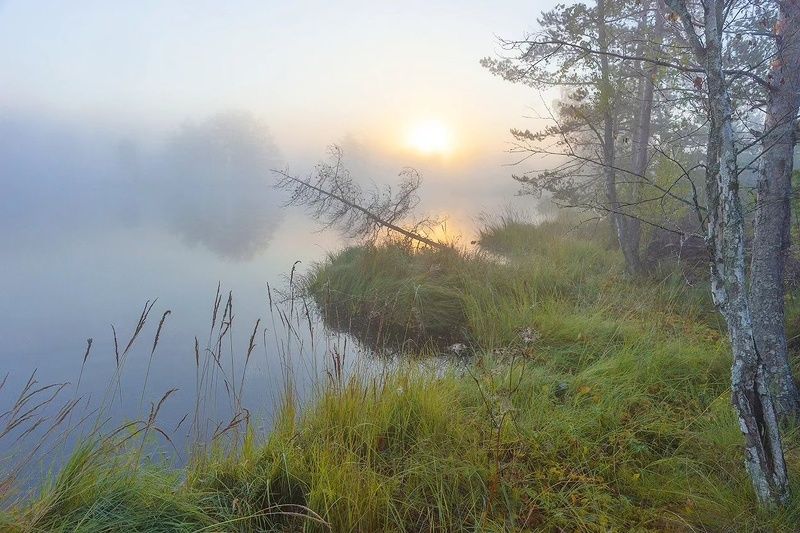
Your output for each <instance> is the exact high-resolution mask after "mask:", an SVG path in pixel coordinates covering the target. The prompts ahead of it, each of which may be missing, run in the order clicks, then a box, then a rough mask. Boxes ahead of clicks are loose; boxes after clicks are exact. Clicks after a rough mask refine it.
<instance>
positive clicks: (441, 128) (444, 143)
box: [406, 119, 453, 155]
mask: <svg viewBox="0 0 800 533" xmlns="http://www.w3.org/2000/svg"><path fill="white" fill-rule="evenodd" d="M406 142H407V144H408V146H409V147H411V148H412V149H414V150H416V151H417V152H419V153H421V154H423V155H447V154H448V153H450V151H451V150H452V149H453V135H452V133H451V132H450V129H449V128H448V127H447V126H446V125H445V124H444V123H443V122H441V121H440V120H435V119H429V120H423V121H420V122H417V123H415V124H413V125H412V126H411V127H410V128H409V129H408V133H407V135H406Z"/></svg>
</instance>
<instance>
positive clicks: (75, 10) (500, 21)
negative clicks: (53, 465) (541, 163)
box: [0, 1, 535, 423]
mask: <svg viewBox="0 0 800 533" xmlns="http://www.w3.org/2000/svg"><path fill="white" fill-rule="evenodd" d="M300 4H303V5H302V6H301V5H300ZM306 4H307V5H306ZM414 4H415V5H409V4H408V3H404V4H402V6H401V5H400V4H397V5H392V4H388V3H386V4H385V3H381V4H379V5H378V4H375V3H369V2H349V3H348V4H347V5H344V4H338V3H337V5H336V6H335V7H334V6H332V5H330V4H328V3H324V2H302V3H288V2H287V3H280V2H273V3H263V2H243V3H237V6H236V8H235V9H234V8H233V7H232V6H231V7H228V6H226V5H223V4H220V3H213V2H210V3H203V5H198V4H196V3H193V2H178V3H170V4H169V5H167V4H164V3H159V2H145V3H137V4H135V5H134V4H127V5H122V4H118V3H115V4H114V5H111V4H107V3H99V2H79V3H77V4H76V3H72V4H70V5H67V4H57V3H49V2H14V1H12V2H3V3H0V73H2V74H0V187H1V188H2V191H3V193H2V195H0V265H2V276H0V294H2V295H3V298H2V299H1V300H0V370H2V375H5V374H6V373H8V380H7V384H6V387H5V389H4V390H3V394H5V395H7V396H8V398H6V399H11V398H12V397H13V396H14V395H15V394H17V393H18V392H19V390H20V389H21V388H22V386H23V385H24V384H25V383H26V382H27V380H28V379H29V377H30V376H31V373H32V372H34V371H36V379H37V380H38V381H39V382H40V383H42V384H43V383H54V382H70V383H71V384H73V385H74V384H75V382H76V380H77V379H78V373H79V369H80V363H81V361H82V359H83V357H84V352H85V348H86V342H87V339H88V338H91V339H93V345H92V349H91V352H90V355H89V357H88V359H87V365H86V369H85V373H84V374H83V376H82V377H81V379H82V381H81V396H82V397H85V398H86V399H87V401H89V402H91V401H92V400H91V399H94V400H96V399H97V398H98V397H100V396H102V394H103V392H104V391H105V390H106V388H107V387H108V383H109V380H111V379H112V378H113V376H114V373H115V369H116V362H115V348H114V335H113V333H112V325H113V326H114V329H115V331H116V333H117V335H118V337H119V339H118V342H125V340H123V339H127V338H128V337H129V336H130V334H131V333H132V331H133V330H134V328H135V326H136V322H137V319H138V317H139V314H140V313H141V311H142V307H143V306H144V305H145V303H146V302H147V301H151V302H152V301H153V300H154V299H156V298H157V299H158V301H157V303H156V305H155V306H154V307H153V310H152V315H151V316H150V318H149V321H148V324H147V327H146V328H145V329H144V330H143V333H142V334H141V337H140V338H139V339H138V340H137V343H136V344H135V346H134V348H133V349H132V352H131V356H130V358H129V359H128V361H127V362H126V368H125V370H124V373H123V391H122V401H121V402H120V403H119V404H117V405H116V407H115V411H114V416H115V417H116V419H118V420H125V419H132V418H136V417H140V416H144V415H146V411H147V408H148V405H149V402H155V401H157V400H158V399H159V398H160V397H161V395H162V394H163V393H164V392H165V391H167V390H169V389H170V388H178V389H179V391H177V392H176V393H174V394H173V395H172V397H171V398H170V400H169V402H167V403H166V404H165V407H164V411H163V413H164V415H163V416H164V417H165V419H166V420H171V421H172V422H168V423H173V422H177V421H178V420H179V419H180V418H181V416H183V414H185V413H186V412H189V411H191V409H192V407H193V405H194V404H193V402H194V387H195V386H196V385H195V381H196V376H195V373H194V358H195V353H194V339H195V337H197V338H198V339H200V342H201V345H202V343H203V341H205V340H207V339H208V336H209V332H208V330H209V324H210V320H211V313H212V307H213V301H214V295H215V291H216V289H217V286H218V284H220V286H221V290H222V292H223V294H224V295H226V296H227V294H228V291H231V292H232V294H233V300H234V304H235V316H236V324H235V327H234V331H233V336H232V340H233V343H234V344H233V345H232V348H233V351H234V353H236V354H237V355H236V357H240V358H241V357H243V353H244V351H245V350H246V348H247V342H248V338H249V337H250V335H251V332H252V327H253V325H254V323H255V321H256V320H257V319H262V325H261V330H260V333H259V334H258V340H259V342H258V344H259V347H258V356H257V357H254V358H253V360H252V362H251V363H250V366H249V367H248V388H247V390H248V394H250V395H251V396H250V400H251V404H252V405H253V407H254V408H259V409H263V414H264V415H265V416H264V423H268V418H269V416H268V414H269V412H270V411H271V409H272V407H274V405H275V404H276V401H277V399H278V397H279V396H280V394H281V393H282V389H281V386H280V382H281V379H280V378H281V362H280V353H281V351H282V348H281V344H280V343H281V342H282V341H280V340H279V339H280V338H283V335H285V332H284V331H283V328H281V327H280V325H279V327H277V328H274V330H273V326H272V324H271V323H270V322H269V303H268V295H267V284H270V286H271V287H273V288H279V289H280V288H286V287H287V280H288V276H289V274H290V272H291V270H292V268H293V266H295V263H296V262H297V261H299V262H300V263H298V264H297V265H296V268H297V272H298V274H302V272H304V271H305V270H306V269H307V268H308V266H309V265H311V264H312V263H313V262H314V261H319V260H321V259H323V258H324V257H325V255H326V253H327V252H329V251H332V250H336V249H337V248H340V247H341V246H342V245H343V244H344V241H343V240H342V239H341V238H340V237H339V236H338V235H337V234H336V233H335V232H332V231H322V232H320V231H319V228H318V225H317V224H316V223H315V222H314V221H313V220H311V219H309V218H308V217H307V216H306V215H305V214H304V213H303V212H302V211H301V210H297V209H286V208H284V207H283V204H284V203H285V201H286V197H285V196H282V193H280V192H278V191H276V190H274V188H273V182H274V176H273V175H272V173H271V172H270V171H271V169H290V170H291V171H292V172H295V173H298V174H304V173H308V172H310V171H311V170H312V169H313V167H314V165H315V164H316V163H317V162H318V161H320V160H323V159H324V158H325V157H326V154H327V152H326V148H327V147H328V146H329V145H332V144H337V145H338V146H340V147H341V148H342V150H343V151H344V156H345V161H346V163H347V165H348V168H349V169H350V170H351V172H352V174H353V175H354V176H355V177H356V179H357V180H359V181H360V182H361V183H363V184H365V185H369V184H371V183H376V184H378V185H379V186H383V185H386V184H393V183H396V182H397V180H398V174H399V173H400V172H401V171H402V170H403V168H405V167H414V168H416V169H417V170H419V172H420V173H421V174H422V176H423V179H424V185H423V189H422V197H423V201H422V204H421V205H420V207H419V209H418V213H419V215H420V216H427V215H431V216H441V217H446V219H447V223H446V225H445V226H444V228H442V229H440V230H439V231H440V236H444V237H446V238H448V239H460V241H461V242H462V243H464V244H468V243H469V241H470V240H472V239H473V237H474V226H473V223H474V221H475V218H476V217H477V216H478V215H479V213H480V212H482V211H484V210H489V211H497V209H498V208H499V207H501V206H506V205H509V204H514V203H515V202H516V203H515V205H517V206H521V207H523V208H526V209H528V208H531V206H533V205H535V204H534V201H533V200H531V199H530V198H524V199H521V200H516V201H515V200H514V199H513V195H514V193H515V191H516V189H517V186H516V184H515V183H514V182H513V180H511V179H510V174H511V172H512V170H511V169H510V168H508V167H507V166H506V165H508V164H509V163H513V162H514V159H513V157H510V156H509V155H508V154H507V150H508V148H509V145H508V142H507V130H508V126H509V124H512V123H514V122H515V121H517V120H518V119H520V117H521V116H522V115H524V114H526V113H527V112H528V110H529V107H528V106H529V105H530V104H531V95H530V93H529V91H528V90H526V89H525V88H524V87H509V86H508V85H506V84H504V83H503V82H502V81H499V80H496V79H493V78H492V77H490V76H487V75H486V73H485V72H484V71H483V69H481V67H480V65H479V64H478V60H479V58H480V57H482V56H483V55H486V53H487V51H491V50H493V49H495V47H496V45H495V37H494V34H495V33H496V32H498V31H500V30H503V29H504V28H509V29H512V28H513V29H514V30H516V29H518V28H517V26H518V21H519V12H520V9H521V10H523V11H525V10H527V11H530V12H531V13H533V12H534V11H535V9H534V7H531V6H526V5H525V4H524V3H522V2H518V3H516V4H517V5H513V4H509V5H507V6H505V7H504V8H503V9H499V10H498V9H497V7H496V6H495V5H493V4H492V3H491V2H477V1H476V2H468V3H467V4H462V3H459V4H455V3H442V4H441V5H437V6H431V5H428V4H425V3H414ZM464 10H466V11H468V12H469V13H470V16H469V17H465V16H461V13H462V12H463V11H464ZM44 11H46V12H47V13H48V16H47V17H42V16H41V13H43V12H44ZM310 12H314V13H315V15H314V16H313V17H309V16H308V14H309V13H310ZM345 13H346V16H345ZM530 20H534V17H533V16H531V17H530ZM445 22H446V23H445ZM408 32H413V33H414V34H415V35H417V37H416V38H415V39H414V40H413V42H412V44H411V45H410V46H408V47H398V46H397V45H396V41H394V40H391V39H389V38H388V37H389V34H392V35H394V34H397V35H399V34H406V33H408ZM466 34H469V35H470V38H469V39H468V40H467V41H464V39H463V36H464V35H466ZM475 36H478V37H479V38H478V39H476V38H475ZM459 41H461V42H459ZM364 42H370V43H371V44H370V46H364ZM455 47H458V48H464V47H466V49H467V51H470V53H466V52H465V51H464V50H461V51H460V53H459V54H458V57H459V60H458V61H455V62H454V61H453V55H452V51H453V49H454V48H455ZM301 64H302V68H301V66H300V65H301ZM389 65H391V68H390V67H389ZM454 87H460V88H461V89H462V90H459V91H452V90H451V89H452V88H454ZM412 89H413V90H412ZM454 94H457V95H458V98H453V95H454ZM486 99H493V100H495V101H496V102H497V105H496V106H494V107H493V109H492V110H491V112H488V111H487V110H486V108H485V106H484V105H482V103H481V102H485V101H486ZM167 310H170V311H171V313H170V314H169V315H168V317H167V318H166V319H165V322H164V326H163V330H162V332H161V335H160V338H159V343H158V348H157V350H156V351H155V355H154V356H153V359H152V368H151V370H150V373H149V377H148V384H147V390H146V391H145V394H144V395H143V396H142V398H140V394H141V384H142V381H143V379H144V376H145V374H146V372H147V365H148V360H149V354H150V348H151V346H152V342H153V337H154V335H155V331H156V327H157V324H158V320H159V318H160V317H161V316H162V314H163V313H164V312H165V311H167ZM270 336H272V337H271V338H270ZM264 340H266V341H267V344H266V346H263V345H264V342H263V341H264ZM117 350H119V347H118V348H117ZM315 350H316V353H318V354H319V356H320V357H325V354H324V351H325V350H324V347H323V348H320V347H318V346H317V347H315ZM307 351H308V352H311V351H312V350H311V348H310V347H308V349H307ZM297 357H300V355H297ZM298 364H299V365H302V363H298ZM307 374H309V375H310V374H313V372H312V371H311V370H308V371H307ZM126 388H128V389H129V390H126ZM142 400H144V402H143V401H142ZM142 404H143V405H144V406H143V405H142ZM143 412H144V413H143Z"/></svg>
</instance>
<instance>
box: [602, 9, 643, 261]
mask: <svg viewBox="0 0 800 533" xmlns="http://www.w3.org/2000/svg"><path fill="white" fill-rule="evenodd" d="M597 40H598V46H599V48H600V78H601V79H600V109H601V111H602V113H603V178H604V182H605V192H606V201H607V202H608V206H609V212H610V213H611V223H612V226H613V227H614V231H615V232H616V234H617V242H619V247H620V249H621V250H622V255H623V256H624V257H625V267H626V268H627V270H628V272H630V273H632V274H636V273H638V272H639V271H640V269H641V265H640V261H639V242H638V240H636V242H633V240H632V239H631V238H630V233H629V231H630V228H629V218H628V217H627V216H626V215H625V214H624V213H623V212H622V205H621V204H620V201H619V194H618V192H617V177H616V172H615V167H614V164H615V161H614V160H615V157H616V156H615V150H614V109H613V102H612V99H613V93H614V89H613V86H612V85H611V67H610V65H609V62H608V54H607V52H608V35H607V32H606V3H605V0H597Z"/></svg>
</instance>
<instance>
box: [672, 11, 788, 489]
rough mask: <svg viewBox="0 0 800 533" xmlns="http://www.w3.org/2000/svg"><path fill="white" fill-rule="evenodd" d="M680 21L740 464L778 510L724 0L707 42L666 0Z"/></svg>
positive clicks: (778, 457) (777, 463)
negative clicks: (702, 157)
mask: <svg viewBox="0 0 800 533" xmlns="http://www.w3.org/2000/svg"><path fill="white" fill-rule="evenodd" d="M667 5H669V6H670V8H672V10H673V11H675V13H676V14H677V15H678V16H679V18H680V19H681V21H682V23H683V27H684V32H685V34H686V37H687V40H688V41H689V43H690V44H691V45H692V48H693V50H694V52H695V55H696V56H697V59H698V61H699V62H700V63H701V64H703V65H704V66H705V70H706V78H707V80H706V81H707V83H706V85H707V93H708V95H707V97H708V107H709V116H710V119H711V127H710V132H709V137H708V153H707V160H706V165H707V167H706V189H707V196H708V237H707V239H708V245H709V247H710V249H711V256H712V259H711V291H712V296H713V299H714V303H715V305H716V306H717V308H718V309H719V311H720V313H721V314H722V316H723V318H724V319H725V322H726V325H727V329H728V335H729V337H730V342H731V349H732V352H733V367H732V369H731V399H732V402H733V406H734V408H735V410H736V413H737V415H738V418H739V426H740V428H741V431H742V435H743V436H744V440H745V466H746V467H747V471H748V473H749V475H750V479H751V481H752V483H753V487H754V489H755V492H756V496H757V497H758V500H759V501H760V502H761V503H762V504H767V505H775V504H777V505H781V504H784V503H785V502H786V501H787V499H788V482H787V473H786V464H785V462H784V457H783V447H782V443H781V435H780V429H779V426H778V417H777V414H776V412H775V408H774V406H773V403H772V397H771V395H770V393H769V389H768V387H767V382H766V375H765V372H764V365H763V362H762V361H761V358H760V356H759V353H758V350H757V349H756V344H755V341H754V338H753V321H752V318H751V314H750V305H749V299H748V295H747V291H746V281H745V275H746V262H745V255H744V218H743V216H742V208H741V202H740V199H739V175H738V168H737V161H736V155H737V154H736V146H735V144H734V136H733V126H732V122H731V120H732V119H731V113H732V106H731V100H730V95H729V93H728V88H727V84H726V80H725V76H724V72H723V61H722V30H723V25H724V8H725V1H724V0H707V1H706V2H705V3H704V4H703V12H704V18H705V20H704V21H703V22H704V34H705V44H703V43H702V42H701V40H700V38H699V37H698V36H697V34H696V33H695V30H694V21H693V20H692V17H691V15H690V13H689V11H688V9H687V7H686V1H685V0H667Z"/></svg>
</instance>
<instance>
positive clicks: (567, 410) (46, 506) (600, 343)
mask: <svg viewBox="0 0 800 533" xmlns="http://www.w3.org/2000/svg"><path fill="white" fill-rule="evenodd" d="M570 228H571V226H570V225H569V224H566V223H559V222H553V223H548V224H545V225H542V226H539V227H533V226H530V225H526V224H521V223H517V222H514V223H513V225H512V224H510V223H506V224H500V225H498V226H496V227H494V228H487V229H486V231H484V232H483V234H482V235H481V237H480V243H481V245H482V247H483V248H484V249H485V250H488V251H491V252H492V253H491V254H489V253H461V252H455V251H429V250H426V251H415V250H412V249H410V248H407V247H404V246H401V245H397V244H390V245H383V246H377V247H366V248H352V249H348V250H345V251H343V252H340V253H338V254H335V255H333V256H332V257H331V258H330V259H329V260H328V261H327V262H326V263H324V264H322V265H320V266H319V267H318V268H317V269H316V270H315V271H313V272H312V273H311V276H310V278H309V280H308V282H309V288H310V290H311V292H312V294H313V295H314V297H315V298H316V299H317V300H318V302H319V303H320V304H321V305H322V306H323V307H326V306H327V311H328V313H329V315H330V314H332V315H333V316H334V317H335V320H337V321H338V325H339V327H347V326H350V327H352V326H355V328H356V329H357V330H358V331H359V332H364V331H366V332H367V334H368V335H371V336H372V338H380V337H382V336H390V337H393V338H395V339H403V338H409V339H412V340H413V341H414V342H413V345H414V346H416V347H417V348H418V349H419V346H421V345H422V344H424V343H426V342H428V341H430V342H432V343H434V344H441V343H449V342H464V343H466V344H468V345H469V346H470V347H471V348H472V351H473V353H474V361H473V362H472V363H471V364H470V365H469V366H467V367H466V370H459V369H454V370H452V371H450V372H448V373H446V374H445V375H444V376H435V375H434V374H433V373H431V372H426V371H425V370H424V368H423V369H421V368H419V366H418V365H414V366H413V367H411V366H409V367H408V368H400V369H399V370H397V371H396V372H394V373H392V374H391V375H388V376H385V377H384V378H383V379H379V380H376V379H368V378H367V377H365V376H354V377H352V378H351V379H349V380H344V381H340V380H334V381H332V382H331V383H330V385H329V386H328V387H327V388H325V389H324V391H323V392H321V393H320V396H319V397H318V398H317V399H316V400H315V402H314V403H313V405H312V406H311V407H310V408H308V409H306V410H304V411H302V412H297V411H296V410H295V408H294V406H293V405H292V403H291V402H288V401H287V404H286V406H285V407H284V410H283V412H282V415H281V416H280V417H279V421H278V423H277V424H276V426H275V428H274V429H273V431H272V433H271V435H270V437H269V438H268V440H267V441H266V442H258V441H257V439H255V438H250V439H246V441H245V444H244V446H242V447H241V448H240V449H239V450H237V452H236V453H233V454H229V453H223V452H222V451H217V452H213V451H212V452H209V453H208V454H207V455H204V456H199V457H196V458H195V460H194V461H193V462H192V463H191V465H190V466H189V467H188V468H187V469H186V470H185V471H180V472H171V471H170V470H169V469H166V468H164V467H163V466H161V465H158V464H155V465H149V466H141V465H140V464H139V463H138V462H135V461H133V460H132V459H131V454H130V453H126V452H125V451H124V450H122V451H120V450H119V449H114V450H113V451H109V450H104V449H103V447H102V446H94V447H86V448H84V449H81V450H79V451H77V452H76V453H75V454H74V456H73V458H72V461H71V463H70V465H69V466H68V467H67V468H66V469H64V470H63V471H62V472H61V473H60V474H58V475H57V476H55V477H54V478H53V480H52V482H51V483H50V484H48V485H47V486H45V487H44V488H43V489H42V492H41V494H40V495H39V496H38V497H37V498H35V499H34V500H33V501H31V502H28V503H26V504H24V505H19V506H17V507H15V508H13V509H11V510H9V511H8V512H7V513H6V515H5V516H4V518H3V519H4V520H5V524H6V525H5V526H4V528H5V529H8V530H11V531H99V530H105V531H116V530H125V531H159V530H161V531H194V530H199V529H202V528H205V531H251V530H276V531H280V530H297V529H300V528H306V529H308V530H320V531H326V530H332V531H429V530H436V531H452V530H464V529H466V530H480V531H515V530H530V529H540V530H545V531H558V530H566V531H611V530H614V531H648V530H657V531H662V530H668V531H692V530H700V531H731V530H739V531H757V530H758V531H773V530H779V531H791V530H794V528H795V525H796V523H797V521H798V519H800V506H798V504H797V503H794V502H793V503H792V504H791V505H790V506H789V507H788V508H786V509H785V510H782V511H779V512H769V513H768V512H763V511H758V510H757V508H756V504H755V500H754V497H753V494H752V489H751V487H750V483H749V480H748V478H747V476H746V473H745V472H744V468H743V457H742V451H741V436H740V434H739V429H738V426H737V423H736V420H735V417H734V414H733V412H732V409H731V407H730V402H729V396H728V385H729V364H730V358H729V355H728V351H727V346H726V342H725V340H724V338H723V335H721V330H720V324H719V322H718V319H717V317H716V315H715V313H714V312H713V310H712V309H711V308H710V304H709V302H708V299H707V296H706V292H707V291H706V290H705V288H703V287H688V286H687V285H686V284H685V283H684V282H683V280H682V279H681V278H680V276H673V275H670V274H669V273H665V274H664V275H662V276H660V277H657V278H652V279H647V280H637V281H633V280H630V279H626V278H625V276H624V275H623V273H622V268H621V265H620V263H619V260H618V258H617V255H616V253H615V252H614V251H610V250H608V249H607V246H606V244H607V242H608V238H607V237H608V236H607V235H604V234H603V233H602V232H599V231H597V232H595V230H593V229H592V228H584V229H582V230H581V231H579V232H575V231H570ZM498 254H502V256H503V257H498ZM786 445H787V448H788V449H787V460H788V462H789V465H790V468H791V474H792V477H793V479H795V480H797V479H798V477H800V459H799V458H798V454H797V436H796V435H795V432H794V430H793V429H789V430H788V437H787V442H786ZM793 489H794V491H793V492H794V493H795V494H797V493H798V491H800V485H797V484H796V483H795V486H794V487H793Z"/></svg>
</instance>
